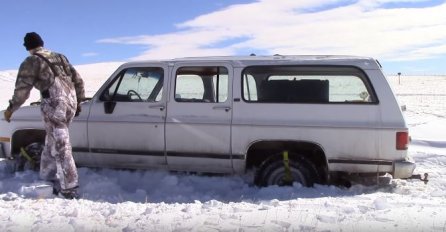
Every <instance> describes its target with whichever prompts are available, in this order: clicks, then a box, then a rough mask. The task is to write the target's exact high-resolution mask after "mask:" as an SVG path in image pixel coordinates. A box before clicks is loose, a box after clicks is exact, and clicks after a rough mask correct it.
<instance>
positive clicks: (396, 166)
mask: <svg viewBox="0 0 446 232" xmlns="http://www.w3.org/2000/svg"><path fill="white" fill-rule="evenodd" d="M415 167H416V164H415V162H414V161H412V160H410V159H407V160H401V161H396V162H394V163H393V173H392V176H393V178H394V179H406V178H410V177H411V176H412V174H413V171H414V170H415Z"/></svg>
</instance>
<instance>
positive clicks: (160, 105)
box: [149, 104, 164, 111]
mask: <svg viewBox="0 0 446 232" xmlns="http://www.w3.org/2000/svg"><path fill="white" fill-rule="evenodd" d="M149 108H150V109H157V108H158V109H159V110H160V111H163V110H164V104H158V105H152V106H149Z"/></svg>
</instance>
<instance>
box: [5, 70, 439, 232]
mask: <svg viewBox="0 0 446 232" xmlns="http://www.w3.org/2000/svg"><path fill="white" fill-rule="evenodd" d="M118 65H119V64H118V63H112V64H99V65H88V66H81V67H77V68H78V70H79V72H80V73H81V75H82V76H83V77H84V79H85V80H86V82H87V85H86V87H87V92H88V93H90V94H91V95H92V94H93V93H94V92H95V91H96V90H97V88H98V87H99V86H100V85H101V84H102V83H103V82H104V81H105V79H106V78H107V77H108V76H109V75H110V74H111V73H112V72H113V70H114V69H115V68H116V67H117V66H118ZM15 75H16V71H4V72H0V82H1V87H0V88H1V93H0V98H1V100H0V104H1V105H0V107H1V108H5V107H6V106H7V100H8V99H9V98H10V96H11V94H12V89H13V85H14V79H15ZM389 80H390V82H391V84H392V86H393V88H394V89H395V91H396V94H397V97H398V99H399V100H400V102H401V103H402V104H404V105H405V106H406V109H407V110H406V111H405V116H406V119H407V121H408V124H409V127H410V133H411V136H412V145H411V147H410V149H409V152H410V154H411V155H412V156H413V158H414V160H415V161H416V162H417V168H416V170H415V172H416V173H420V174H423V173H425V172H427V173H429V182H428V183H427V184H425V183H424V182H422V181H419V180H389V178H387V179H386V178H381V179H379V180H376V181H378V182H379V183H377V184H374V185H361V184H355V185H353V186H352V187H351V188H342V187H335V186H320V185H317V186H315V187H314V188H304V187H302V186H300V185H294V186H291V187H281V188H279V187H277V186H272V187H267V188H257V187H254V186H253V185H252V181H251V179H252V175H253V174H252V173H247V174H246V175H243V176H206V175H191V174H186V173H169V172H165V171H123V170H110V169H89V168H79V176H80V182H81V187H80V193H81V194H82V199H80V200H65V199H63V198H60V197H54V196H53V195H52V193H51V188H48V186H47V185H46V183H45V182H42V181H39V179H38V174H37V173H35V172H32V171H25V172H21V173H9V172H8V171H7V166H6V165H5V164H4V162H0V231H67V232H68V231H125V232H127V231H445V230H446V168H445V164H446V133H445V131H446V105H445V104H444V102H446V94H445V91H444V90H445V89H446V77H439V76H437V77H436V76H420V77H415V76H411V77H402V80H401V84H398V80H397V77H389ZM34 96H36V95H34ZM37 98H38V95H37V97H34V98H33V99H34V100H36V99H37ZM374 180H375V179H374ZM386 180H387V181H386Z"/></svg>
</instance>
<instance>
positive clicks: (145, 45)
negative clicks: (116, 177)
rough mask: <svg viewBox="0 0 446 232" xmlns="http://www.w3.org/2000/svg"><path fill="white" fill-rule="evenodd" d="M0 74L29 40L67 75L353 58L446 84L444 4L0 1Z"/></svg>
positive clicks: (426, 0) (382, 0) (422, 0)
mask: <svg viewBox="0 0 446 232" xmlns="http://www.w3.org/2000/svg"><path fill="white" fill-rule="evenodd" d="M0 6H1V7H0V12H1V13H0V35H1V36H0V37H1V40H0V41H1V42H0V70H10V69H18V67H19V66H20V63H21V62H22V61H23V60H24V59H25V58H26V56H27V55H28V53H27V52H26V50H25V49H24V47H23V37H24V35H25V34H26V33H27V32H30V31H35V32H37V33H39V34H40V35H41V36H42V38H43V40H44V41H45V47H47V48H48V49H51V50H54V51H57V52H61V53H64V54H65V55H66V56H67V57H68V58H69V59H70V61H71V63H73V64H74V65H81V64H92V63H99V62H115V61H120V62H122V61H134V60H153V59H169V58H179V57H191V56H220V55H249V54H251V53H255V54H256V55H274V54H282V55H316V54H317V55H356V56H369V57H373V58H376V59H378V60H379V61H380V63H381V64H382V65H383V68H384V72H385V73H387V74H396V73H398V72H401V73H402V74H403V75H404V74H407V75H420V74H421V75H424V74H425V75H446V65H445V64H446V13H445V12H446V0H344V1H339V0H162V1H161V0H160V1H154V0H113V1H112V0H94V1H92V0H76V1H68V0H33V1H29V0H2V1H1V3H0Z"/></svg>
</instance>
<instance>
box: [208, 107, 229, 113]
mask: <svg viewBox="0 0 446 232" xmlns="http://www.w3.org/2000/svg"><path fill="white" fill-rule="evenodd" d="M212 109H214V110H224V111H226V112H229V110H231V107H229V106H214V107H212Z"/></svg>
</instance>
